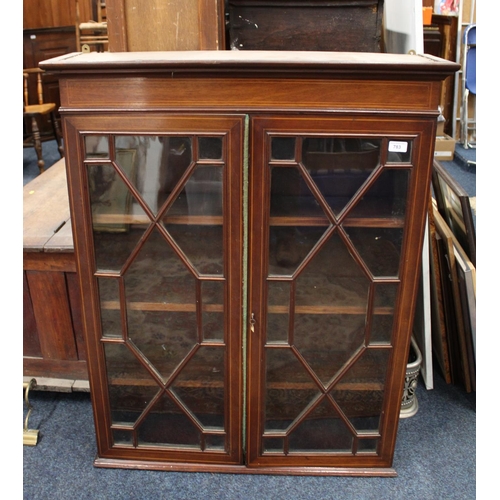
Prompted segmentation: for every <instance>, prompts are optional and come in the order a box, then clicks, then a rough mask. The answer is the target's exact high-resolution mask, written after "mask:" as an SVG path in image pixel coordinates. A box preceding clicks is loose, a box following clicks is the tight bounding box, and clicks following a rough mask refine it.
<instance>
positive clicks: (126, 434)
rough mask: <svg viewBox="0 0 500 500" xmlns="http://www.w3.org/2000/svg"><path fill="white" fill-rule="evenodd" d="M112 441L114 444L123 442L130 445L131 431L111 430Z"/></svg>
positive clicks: (131, 440)
mask: <svg viewBox="0 0 500 500" xmlns="http://www.w3.org/2000/svg"><path fill="white" fill-rule="evenodd" d="M113 443H114V444H125V445H129V446H130V445H132V443H133V432H132V431H131V430H130V431H128V430H122V429H120V430H113Z"/></svg>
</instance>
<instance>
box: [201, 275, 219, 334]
mask: <svg viewBox="0 0 500 500" xmlns="http://www.w3.org/2000/svg"><path fill="white" fill-rule="evenodd" d="M201 301H202V324H203V339H204V340H218V341H222V340H224V303H225V301H224V282H223V281H202V282H201Z"/></svg>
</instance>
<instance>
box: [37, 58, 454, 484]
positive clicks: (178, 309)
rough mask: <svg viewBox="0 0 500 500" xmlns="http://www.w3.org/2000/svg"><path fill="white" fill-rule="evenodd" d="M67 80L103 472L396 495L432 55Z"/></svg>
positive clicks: (77, 239)
mask: <svg viewBox="0 0 500 500" xmlns="http://www.w3.org/2000/svg"><path fill="white" fill-rule="evenodd" d="M42 67H43V68H44V69H47V70H50V71H54V72H58V73H59V76H60V85H61V97H62V108H61V115H62V117H63V130H64V135H65V139H66V141H67V156H66V162H67V175H68V185H69V194H70V208H71V221H72V224H73V229H74V231H73V234H74V244H75V254H76V256H77V261H76V268H77V270H78V278H79V284H80V296H81V299H82V323H83V325H84V329H85V335H84V337H85V340H86V347H87V359H88V368H89V378H90V390H91V396H92V402H93V408H94V416H95V423H96V435H97V446H98V458H97V459H96V461H95V465H96V466H99V467H126V468H140V469H148V468H149V469H159V470H185V471H201V470H204V471H210V472H243V473H276V474H316V475H317V474H324V475H328V474H342V475H346V474H347V475H362V476H367V475H386V476H391V475H395V471H394V469H392V460H393V454H394V449H395V443H396V434H397V428H398V421H399V414H400V408H401V398H402V394H403V382H404V377H405V373H406V366H407V360H408V352H409V347H410V336H411V330H412V326H413V315H414V311H415V300H416V296H417V292H418V278H419V272H420V266H419V262H420V259H421V254H422V241H423V234H424V228H425V220H426V214H427V208H428V201H429V195H430V193H429V186H430V178H431V166H432V161H433V151H434V142H435V132H436V118H437V114H438V113H437V109H438V103H439V98H440V94H441V82H442V80H443V79H444V78H445V77H446V76H448V75H450V74H452V73H453V72H454V71H456V70H457V69H458V65H456V64H454V63H450V62H448V61H444V60H441V59H437V58H432V57H430V56H417V55H397V54H366V53H363V54H361V53H343V52H336V53H331V52H328V53H326V52H288V51H285V52H283V51H267V52H254V51H184V52H179V51H178V52H149V53H148V54H147V55H145V54H141V55H140V57H137V55H136V54H134V53H128V54H117V55H115V56H113V54H98V53H89V54H81V55H78V56H72V57H69V58H65V57H61V58H58V59H54V60H52V61H46V62H45V63H44V64H43V65H42Z"/></svg>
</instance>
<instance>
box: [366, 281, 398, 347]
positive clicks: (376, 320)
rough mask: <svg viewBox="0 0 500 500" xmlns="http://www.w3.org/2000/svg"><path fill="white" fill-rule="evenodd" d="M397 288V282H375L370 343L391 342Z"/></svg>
mask: <svg viewBox="0 0 500 500" xmlns="http://www.w3.org/2000/svg"><path fill="white" fill-rule="evenodd" d="M398 289H399V284H398V283H377V284H376V285H375V287H374V290H375V292H374V304H373V307H374V310H373V317H372V327H371V334H370V343H371V344H390V343H391V337H392V327H393V322H394V310H395V307H396V298H397V293H398Z"/></svg>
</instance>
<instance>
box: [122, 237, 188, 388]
mask: <svg viewBox="0 0 500 500" xmlns="http://www.w3.org/2000/svg"><path fill="white" fill-rule="evenodd" d="M124 278H125V296H126V300H127V317H128V328H129V338H130V339H131V340H133V342H134V344H135V345H136V346H137V347H138V348H139V349H140V351H141V353H142V354H143V355H144V356H146V358H147V359H148V360H149V361H150V362H151V363H152V364H153V366H155V368H156V369H157V370H158V371H159V372H160V373H161V375H162V376H163V377H165V378H166V377H169V376H170V374H171V373H172V372H173V370H174V369H175V368H176V367H177V365H178V364H179V363H180V362H181V361H182V360H183V359H184V358H185V356H186V355H187V354H188V353H189V351H190V350H191V349H192V348H193V347H194V346H195V345H196V343H197V342H198V327H197V319H196V287H195V279H194V277H193V276H192V274H191V273H190V272H189V271H188V270H187V268H186V266H185V265H184V264H183V262H182V261H181V260H180V259H179V257H178V256H177V254H176V253H175V252H174V251H173V250H172V249H171V248H170V246H169V245H168V243H167V242H166V241H165V240H164V238H163V237H162V236H161V235H160V234H159V233H158V231H153V232H152V233H151V235H150V236H149V238H148V239H147V240H146V241H145V243H144V244H143V246H142V248H141V249H140V251H139V252H138V253H137V254H136V255H135V258H134V259H133V261H132V263H131V264H130V267H129V268H128V269H127V271H126V272H125V273H124ZM146 325H147V327H146Z"/></svg>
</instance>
